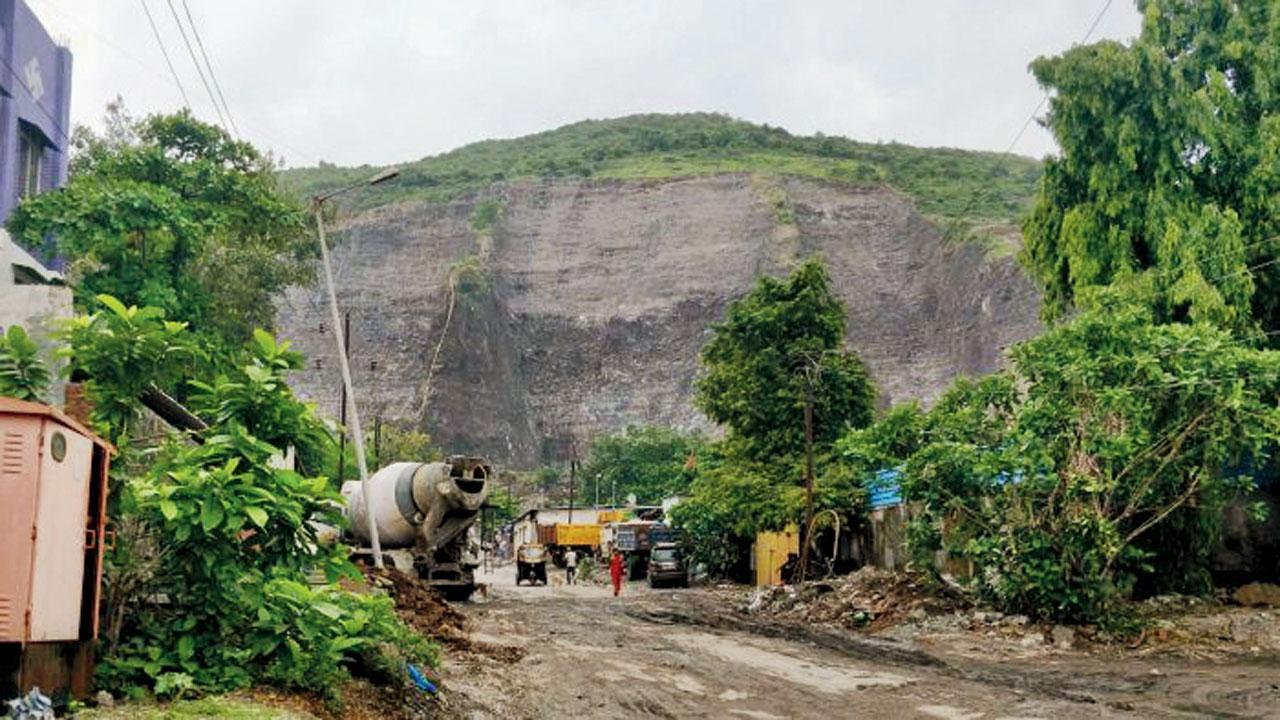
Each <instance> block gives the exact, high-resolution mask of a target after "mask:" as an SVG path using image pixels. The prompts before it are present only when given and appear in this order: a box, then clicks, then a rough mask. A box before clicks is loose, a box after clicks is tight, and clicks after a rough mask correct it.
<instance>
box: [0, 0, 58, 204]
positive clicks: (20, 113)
mask: <svg viewBox="0 0 1280 720" xmlns="http://www.w3.org/2000/svg"><path fill="white" fill-rule="evenodd" d="M70 119H71V51H70V50H68V49H67V48H65V47H62V46H61V45H59V44H58V43H56V42H55V41H54V40H53V38H51V37H50V36H49V33H48V31H46V30H45V29H44V26H43V25H41V24H40V20H39V18H37V17H36V16H35V13H33V12H31V8H29V7H27V5H26V3H25V2H23V0H0V224H3V223H4V221H5V220H7V219H8V217H9V213H10V212H12V211H13V208H14V207H16V206H17V204H18V203H19V202H20V201H21V200H22V199H23V198H25V197H28V196H30V195H34V194H36V193H39V192H43V191H45V190H49V189H51V188H56V187H59V186H61V185H62V184H63V183H64V182H66V179H67V152H68V150H69V149H70V148H69V147H68V145H69V143H70V137H71V123H70Z"/></svg>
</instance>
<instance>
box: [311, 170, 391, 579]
mask: <svg viewBox="0 0 1280 720" xmlns="http://www.w3.org/2000/svg"><path fill="white" fill-rule="evenodd" d="M399 174H400V171H399V170H397V169H395V168H390V169H388V170H383V171H382V172H380V173H378V174H377V175H374V176H373V177H371V178H369V180H367V181H366V182H364V183H359V184H356V185H351V186H348V187H345V188H342V189H340V190H334V191H332V192H330V193H327V194H325V195H317V196H316V197H315V198H313V199H312V201H311V205H312V208H313V209H314V211H315V217H316V240H317V241H318V242H319V243H320V264H321V265H322V266H323V267H324V281H325V288H326V289H327V291H328V294H329V315H330V319H331V320H332V322H333V339H334V342H335V343H336V344H337V346H338V365H339V366H340V367H341V368H342V389H343V390H344V391H345V393H346V401H347V402H346V408H345V409H346V411H347V414H348V415H349V416H350V417H351V423H350V425H349V426H348V429H349V430H350V432H351V445H352V446H353V447H354V448H355V451H356V467H357V468H358V469H359V471H360V495H361V497H362V498H363V499H364V518H365V523H366V524H367V525H368V527H369V544H370V545H371V546H372V547H373V565H374V567H376V568H378V569H382V567H383V564H382V542H381V541H380V540H379V538H378V525H377V523H375V522H374V519H373V503H372V502H371V499H372V497H371V495H370V493H369V468H368V466H366V465H365V459H364V432H363V431H362V430H361V428H360V413H359V412H358V411H357V409H356V394H355V388H354V387H353V385H352V382H351V364H350V363H349V362H348V361H347V338H346V334H345V332H344V331H343V327H342V317H341V314H340V313H339V312H338V295H337V292H336V291H335V290H334V289H333V269H332V267H331V266H330V263H329V244H328V243H327V242H326V241H325V237H324V212H323V210H324V202H325V200H328V199H329V198H331V197H333V196H335V195H340V194H342V193H344V192H347V191H350V190H354V189H356V188H358V187H362V186H363V185H366V184H368V185H377V184H378V183H381V182H386V181H387V180H390V179H392V178H394V177H396V176H397V175H399Z"/></svg>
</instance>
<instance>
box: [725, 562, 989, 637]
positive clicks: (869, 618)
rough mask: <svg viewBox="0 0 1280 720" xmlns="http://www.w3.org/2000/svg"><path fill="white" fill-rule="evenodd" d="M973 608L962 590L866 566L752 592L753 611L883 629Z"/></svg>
mask: <svg viewBox="0 0 1280 720" xmlns="http://www.w3.org/2000/svg"><path fill="white" fill-rule="evenodd" d="M968 607H970V604H969V602H968V601H967V600H966V599H965V598H963V597H962V596H961V595H960V594H958V593H954V592H951V591H950V590H948V589H943V590H942V591H940V592H935V591H931V590H930V589H929V588H927V587H926V586H925V584H924V583H923V582H922V581H921V580H920V579H918V578H916V577H915V576H913V575H910V574H907V573H901V572H894V571H892V570H882V569H879V568H874V567H864V568H861V569H860V570H858V571H857V572H854V573H852V574H850V575H845V576H843V577H836V578H830V579H827V580H816V581H812V582H807V583H805V584H804V585H801V586H796V585H780V586H774V587H769V588H761V589H759V590H756V591H755V592H753V593H752V594H751V596H750V598H749V600H748V601H747V603H746V605H745V607H744V608H743V609H744V610H745V611H746V612H747V613H748V614H753V615H754V614H765V615H775V616H778V615H781V616H787V617H790V618H792V619H803V620H807V621H809V622H819V623H829V624H834V625H840V626H843V627H846V628H851V629H865V630H867V631H869V632H879V631H882V630H885V629H887V628H889V627H892V626H894V625H897V624H900V623H903V622H907V621H909V620H910V621H922V620H924V619H926V618H928V617H930V616H936V615H943V614H950V613H954V612H956V611H957V610H963V609H967V608H968Z"/></svg>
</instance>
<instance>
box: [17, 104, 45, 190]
mask: <svg viewBox="0 0 1280 720" xmlns="http://www.w3.org/2000/svg"><path fill="white" fill-rule="evenodd" d="M44 148H45V142H44V136H43V135H42V134H41V133H40V131H39V130H37V129H35V128H34V127H32V126H30V125H27V124H26V123H22V124H21V125H20V126H19V129H18V197H20V198H22V199H23V200H25V199H27V198H29V197H31V196H32V195H35V194H36V193H39V192H40V191H41V190H42V189H43V187H42V182H43V177H42V176H43V173H42V172H41V171H42V170H43V169H44Z"/></svg>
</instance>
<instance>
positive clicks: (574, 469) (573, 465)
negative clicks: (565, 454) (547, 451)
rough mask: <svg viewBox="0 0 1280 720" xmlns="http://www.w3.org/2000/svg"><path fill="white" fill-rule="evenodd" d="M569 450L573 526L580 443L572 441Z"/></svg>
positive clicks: (570, 518)
mask: <svg viewBox="0 0 1280 720" xmlns="http://www.w3.org/2000/svg"><path fill="white" fill-rule="evenodd" d="M570 443H571V444H570V446H569V447H570V448H571V449H570V450H569V453H570V454H569V524H570V525H572V524H573V481H574V480H576V479H577V475H578V443H577V441H576V440H571V441H570Z"/></svg>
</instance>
